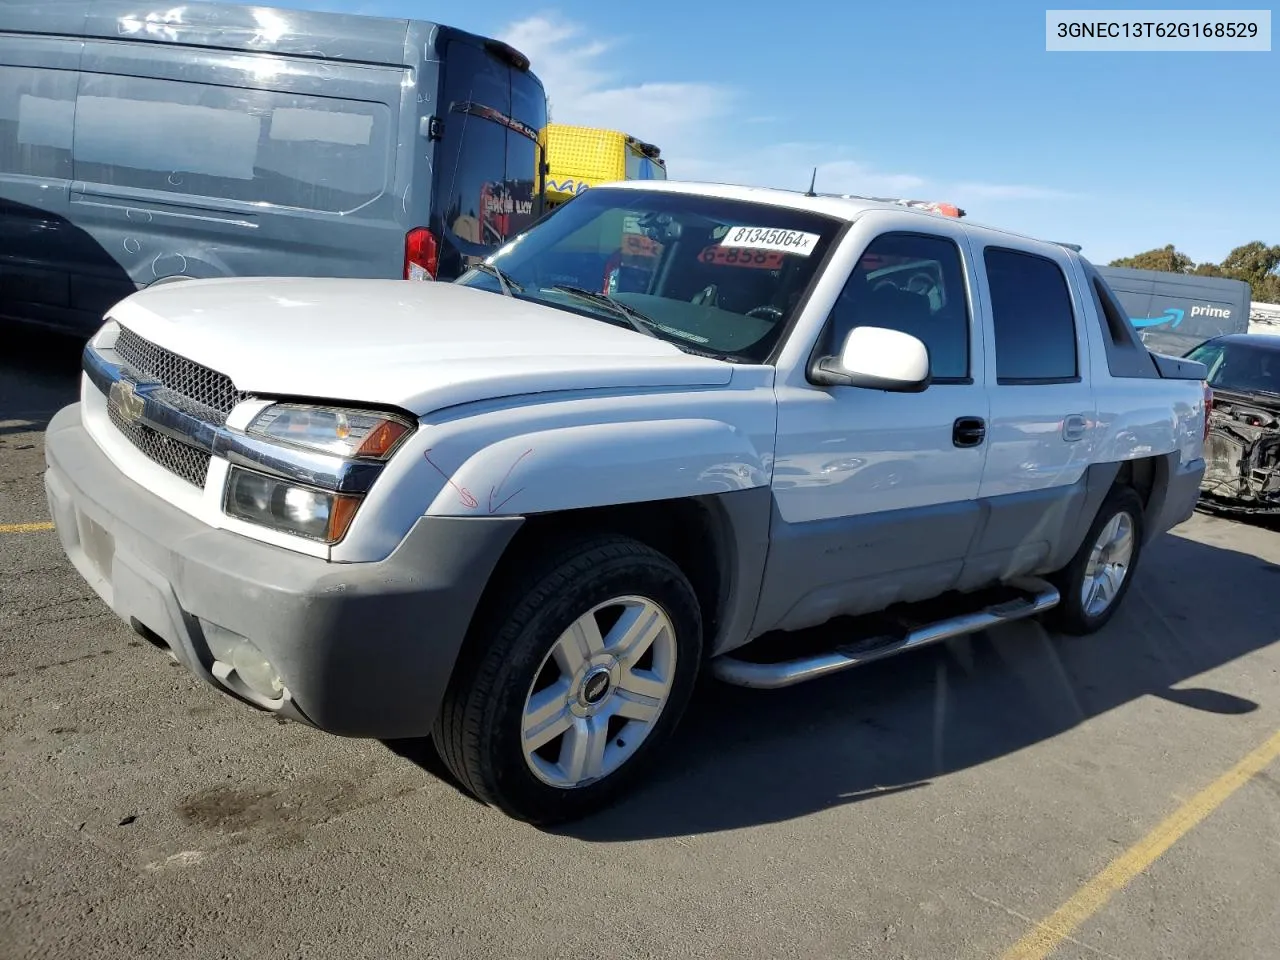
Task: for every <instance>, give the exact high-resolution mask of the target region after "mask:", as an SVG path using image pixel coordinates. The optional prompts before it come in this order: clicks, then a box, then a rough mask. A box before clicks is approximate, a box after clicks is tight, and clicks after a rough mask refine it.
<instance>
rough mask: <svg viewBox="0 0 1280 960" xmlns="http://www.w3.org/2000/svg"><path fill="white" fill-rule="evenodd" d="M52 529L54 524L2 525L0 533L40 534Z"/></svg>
mask: <svg viewBox="0 0 1280 960" xmlns="http://www.w3.org/2000/svg"><path fill="white" fill-rule="evenodd" d="M52 529H53V524H52V523H0V533H39V532H40V531H42V530H52Z"/></svg>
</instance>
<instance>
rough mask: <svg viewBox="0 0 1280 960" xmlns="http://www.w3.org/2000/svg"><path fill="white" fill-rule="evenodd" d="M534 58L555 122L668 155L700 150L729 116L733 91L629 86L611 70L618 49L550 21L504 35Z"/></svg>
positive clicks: (666, 84) (671, 83)
mask: <svg viewBox="0 0 1280 960" xmlns="http://www.w3.org/2000/svg"><path fill="white" fill-rule="evenodd" d="M499 36H500V39H502V40H505V41H506V42H507V43H509V44H511V45H512V46H513V47H515V48H516V49H517V50H519V51H520V52H521V53H523V54H525V55H526V56H527V57H529V60H530V61H531V62H532V64H533V71H534V73H536V74H537V75H538V77H539V78H540V79H541V80H542V82H543V85H544V86H545V87H546V89H547V98H548V99H549V100H550V101H551V107H552V113H553V115H554V119H555V120H556V122H557V123H571V124H578V125H582V126H591V127H607V128H609V129H618V130H625V131H626V132H627V133H629V134H631V135H632V136H635V137H639V138H640V139H642V140H648V141H651V142H653V143H656V144H658V146H660V147H663V148H664V153H665V152H666V150H665V147H666V146H667V145H668V144H685V143H701V141H703V140H704V139H707V137H706V134H707V132H709V131H711V130H713V129H714V127H715V126H716V125H717V124H719V123H720V122H722V121H723V120H724V119H725V118H726V117H728V116H729V111H730V109H731V107H732V101H733V92H732V91H731V90H729V89H728V88H727V87H724V86H721V85H720V84H714V83H700V82H690V81H676V80H646V81H645V82H643V83H630V84H629V83H626V82H624V81H623V80H622V79H621V78H620V77H619V76H618V75H617V74H616V73H614V72H613V71H611V70H610V69H609V67H608V65H607V64H608V61H607V55H610V54H613V53H615V52H616V50H617V46H618V45H617V42H616V41H613V40H602V39H598V38H593V37H589V36H586V35H585V31H584V30H583V29H582V28H581V27H579V26H577V25H575V24H565V23H560V22H557V21H556V20H554V19H553V18H552V17H550V16H547V15H538V16H532V17H528V18H527V19H524V20H520V21H517V22H516V23H513V24H511V25H510V26H509V27H507V29H506V30H504V31H502V32H501V34H500V35H499Z"/></svg>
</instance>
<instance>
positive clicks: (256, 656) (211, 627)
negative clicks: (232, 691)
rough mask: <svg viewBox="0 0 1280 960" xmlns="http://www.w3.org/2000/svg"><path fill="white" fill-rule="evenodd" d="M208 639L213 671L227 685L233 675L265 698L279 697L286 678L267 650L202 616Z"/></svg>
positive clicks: (202, 623)
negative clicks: (266, 652) (212, 659)
mask: <svg viewBox="0 0 1280 960" xmlns="http://www.w3.org/2000/svg"><path fill="white" fill-rule="evenodd" d="M200 625H201V626H202V627H203V628H204V638H205V642H206V643H207V644H208V645H209V652H210V653H211V654H213V657H214V660H215V661H216V662H215V663H214V667H213V675H214V676H215V677H217V678H218V679H219V680H221V681H222V682H223V683H224V684H227V685H228V686H234V683H233V681H232V678H233V676H234V677H235V678H236V679H238V680H239V682H240V683H242V684H244V686H245V687H247V688H248V689H249V690H250V691H252V692H253V693H255V694H257V695H258V696H259V697H262V698H263V699H264V700H279V699H280V698H281V697H283V696H284V694H285V688H284V680H283V679H282V678H281V677H280V674H279V672H277V670H276V668H275V667H274V666H273V665H272V663H271V661H270V660H268V659H267V656H266V654H264V653H263V652H262V651H261V650H259V649H258V648H257V647H255V646H254V645H253V643H252V642H250V640H249V639H248V638H247V637H242V636H240V634H238V633H234V632H233V631H231V630H228V629H226V628H225V627H220V626H218V625H217V624H216V623H210V622H209V621H208V620H204V619H201V621H200Z"/></svg>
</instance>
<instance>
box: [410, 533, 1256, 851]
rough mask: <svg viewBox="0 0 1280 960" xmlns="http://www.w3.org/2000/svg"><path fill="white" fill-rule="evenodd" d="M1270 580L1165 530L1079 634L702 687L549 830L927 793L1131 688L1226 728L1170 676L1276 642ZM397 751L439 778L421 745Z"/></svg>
mask: <svg viewBox="0 0 1280 960" xmlns="http://www.w3.org/2000/svg"><path fill="white" fill-rule="evenodd" d="M1206 570H1212V571H1213V576H1212V577H1207V576H1204V571H1206ZM1277 574H1280V565H1277V564H1273V563H1270V562H1267V561H1265V560H1262V559H1259V558H1258V557H1255V556H1252V555H1249V554H1244V553H1239V552H1236V551H1234V550H1227V549H1223V548H1221V547H1215V546H1209V545H1205V544H1202V543H1198V542H1196V541H1193V540H1190V539H1186V538H1185V537H1181V536H1177V535H1171V534H1166V535H1164V536H1162V537H1161V538H1160V539H1159V540H1158V541H1157V542H1156V543H1154V544H1152V545H1150V547H1148V549H1147V551H1146V552H1145V554H1144V556H1143V565H1142V568H1141V569H1140V570H1139V571H1138V573H1137V578H1136V579H1135V581H1134V584H1133V587H1132V588H1131V590H1130V591H1129V594H1128V596H1127V598H1126V600H1125V605H1124V606H1123V608H1122V609H1121V610H1120V611H1119V612H1118V614H1117V616H1116V618H1115V619H1114V620H1113V621H1112V622H1111V624H1109V625H1108V626H1107V627H1106V628H1105V629H1104V630H1102V631H1100V632H1099V633H1098V634H1095V635H1094V636H1091V637H1056V636H1052V635H1050V634H1049V632H1048V631H1046V630H1045V629H1044V628H1043V627H1042V626H1041V625H1040V624H1039V623H1038V622H1019V623H1011V624H1008V625H1006V626H1004V627H1001V628H999V629H996V630H992V631H987V632H985V633H982V634H975V635H973V636H971V637H966V638H961V639H959V640H956V641H953V642H951V643H948V644H945V645H940V646H938V647H936V648H932V649H925V650H921V651H918V652H915V653H908V654H905V655H903V656H900V657H896V658H892V659H889V660H885V661H881V662H880V663H876V664H870V665H868V666H865V667H862V668H859V669H856V670H853V671H850V672H848V673H846V674H843V675H837V676H833V677H828V678H826V679H823V680H818V681H814V682H811V683H807V684H801V685H799V686H796V687H792V688H790V689H785V690H778V691H752V690H744V689H739V688H734V687H729V686H725V685H723V684H720V683H717V682H714V681H711V680H707V681H705V682H703V683H702V685H701V688H700V690H699V691H698V693H697V695H696V696H695V699H694V702H693V705H692V706H691V707H690V709H689V712H688V714H687V715H686V717H685V719H684V721H683V723H682V725H681V729H680V732H679V733H678V734H677V738H676V741H675V742H674V743H673V744H672V746H671V748H670V752H669V754H668V755H667V756H666V757H665V758H664V759H663V761H662V762H661V764H660V765H659V766H658V767H657V769H655V771H654V773H653V775H652V776H651V779H650V781H649V782H648V783H647V784H646V785H644V786H642V787H641V788H640V789H638V790H637V791H636V792H635V793H634V794H632V795H631V796H630V797H628V798H626V799H625V800H623V801H622V802H621V803H619V804H618V805H616V806H614V807H612V808H610V809H609V810H606V811H604V812H603V813H600V814H597V815H596V816H594V817H591V818H589V819H587V820H583V821H579V822H576V823H572V824H569V825H566V826H562V827H559V828H555V829H554V830H553V831H551V832H554V833H558V834H561V835H565V836H570V837H575V838H578V839H582V840H587V841H591V842H598V843H608V842H622V841H633V840H643V839H651V838H658V837H674V836H684V835H691V834H698V833H709V832H716V831H722V830H734V829H739V828H742V827H750V826H758V825H762V824H768V823H776V822H780V821H785V820H790V819H793V818H798V817H803V816H806V815H808V814H811V813H814V812H817V811H821V810H824V809H827V808H830V807H833V806H839V805H843V804H848V803H855V802H858V801H861V800H865V799H870V798H874V797H877V796H881V795H884V794H886V793H897V792H902V791H905V790H914V789H924V788H927V787H928V786H929V785H930V784H931V783H932V782H933V781H934V780H936V779H938V778H941V777H944V776H946V775H947V774H948V773H951V772H954V771H957V770H963V769H965V768H968V767H972V766H975V765H977V764H981V763H985V762H987V761H990V760H994V759H997V758H999V757H1002V756H1005V755H1007V754H1012V753H1015V752H1017V751H1020V750H1023V749H1025V748H1027V747H1030V746H1033V745H1035V744H1037V743H1039V742H1041V741H1044V740H1048V739H1051V738H1052V737H1055V736H1057V735H1059V734H1061V733H1064V732H1066V731H1069V730H1071V729H1072V728H1074V727H1076V726H1078V725H1079V724H1081V723H1084V722H1085V721H1087V720H1089V719H1090V718H1092V717H1096V716H1098V715H1100V714H1103V713H1106V712H1107V711H1109V710H1112V709H1115V708H1116V707H1119V706H1122V705H1124V704H1126V703H1128V702H1130V701H1133V700H1136V699H1138V698H1140V697H1144V696H1155V697H1160V698H1162V699H1164V700H1167V701H1170V702H1172V703H1177V704H1180V705H1182V706H1184V707H1186V708H1187V709H1192V710H1201V711H1208V712H1211V713H1215V714H1219V715H1221V716H1223V717H1224V718H1226V721H1225V722H1230V718H1233V717H1237V716H1240V715H1242V714H1247V713H1251V712H1252V711H1254V710H1256V709H1257V708H1258V704H1256V703H1254V702H1252V701H1250V700H1246V699H1243V698H1241V697H1238V696H1235V695H1233V694H1232V693H1231V692H1230V691H1226V690H1213V689H1205V688H1202V687H1198V686H1191V687H1182V686H1180V684H1182V683H1183V682H1184V681H1186V680H1187V679H1188V678H1190V677H1194V676H1197V675H1199V674H1201V673H1203V672H1205V671H1208V670H1212V669H1213V668H1215V667H1218V666H1220V665H1222V664H1225V663H1228V662H1230V661H1232V660H1235V659H1237V658H1240V657H1243V656H1245V655H1247V654H1249V653H1251V652H1253V651H1256V650H1259V649H1262V648H1264V647H1267V646H1268V645H1270V644H1272V643H1274V642H1276V640H1277V638H1280V626H1277V624H1276V623H1275V620H1274V606H1273V603H1272V601H1271V600H1270V597H1271V596H1273V594H1274V591H1275V589H1276V588H1277V587H1278V586H1280V580H1278V579H1277V578H1276V575H1277ZM821 629H823V630H827V631H831V630H834V629H836V628H835V627H832V626H828V627H825V628H821ZM806 639H809V638H806ZM393 749H396V752H397V753H400V754H401V755H403V756H406V757H408V758H410V759H413V760H415V761H416V762H418V763H420V764H422V765H423V766H424V767H425V768H426V769H427V770H429V771H430V772H432V773H435V774H436V775H438V776H441V777H443V778H444V779H446V780H449V779H450V778H449V777H448V775H447V774H446V773H444V772H443V768H442V767H441V765H440V764H439V762H438V761H437V760H435V759H434V753H433V751H431V750H430V749H429V748H427V747H425V746H423V747H420V748H418V749H413V750H410V749H406V748H405V745H400V746H398V747H395V748H393Z"/></svg>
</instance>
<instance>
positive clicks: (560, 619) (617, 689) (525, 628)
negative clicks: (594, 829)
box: [432, 536, 702, 825]
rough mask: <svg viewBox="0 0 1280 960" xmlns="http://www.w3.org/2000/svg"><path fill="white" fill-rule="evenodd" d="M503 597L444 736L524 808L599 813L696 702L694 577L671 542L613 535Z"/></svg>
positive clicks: (566, 556) (476, 642) (544, 813)
mask: <svg viewBox="0 0 1280 960" xmlns="http://www.w3.org/2000/svg"><path fill="white" fill-rule="evenodd" d="M492 606H493V610H494V613H492V614H490V615H488V616H487V617H486V618H485V619H484V620H482V621H480V622H481V624H482V625H481V627H480V629H479V630H478V631H477V633H476V635H475V636H473V637H472V638H471V644H472V646H471V648H470V651H469V655H468V656H464V657H463V658H462V660H461V661H460V663H459V665H458V670H457V671H456V673H455V676H454V678H453V680H452V681H451V683H450V689H449V692H448V693H447V694H446V696H445V702H444V704H443V707H442V709H441V713H440V717H439V719H438V720H437V723H436V727H435V729H434V731H433V733H432V738H433V740H434V741H435V743H436V747H437V749H438V751H439V752H440V755H441V757H442V759H443V760H444V762H445V764H446V765H447V766H448V767H449V769H450V770H451V772H452V773H453V774H454V776H456V777H457V778H458V780H459V781H460V782H461V783H462V785H463V786H464V787H466V788H467V789H468V790H470V792H472V793H473V794H474V795H475V796H476V797H478V798H479V799H480V800H482V801H484V802H486V803H489V804H491V805H493V806H496V807H498V808H499V809H501V810H503V811H504V812H505V813H507V814H508V815H510V816H513V817H515V818H517V819H520V820H526V821H529V822H531V823H535V824H540V825H548V824H552V823H557V822H563V821H567V820H573V819H577V818H579V817H583V816H586V815H588V814H590V813H594V812H596V811H597V810H599V809H601V808H603V807H604V806H606V805H608V804H610V803H612V802H613V801H614V800H615V799H617V798H618V797H619V796H620V795H621V794H622V793H623V792H624V791H626V790H627V789H628V788H629V787H630V786H631V785H632V784H633V783H634V782H635V781H636V779H637V778H638V777H640V776H641V775H642V774H643V773H644V771H645V769H646V768H647V767H648V766H649V765H650V763H651V762H652V761H653V760H654V759H655V755H656V754H658V753H659V752H660V751H661V749H662V748H663V746H664V745H665V743H666V742H667V741H668V740H669V739H670V737H671V734H672V732H673V731H674V729H675V727H676V724H677V723H678V722H679V719H680V716H681V714H682V713H683V712H684V709H685V706H686V705H687V703H688V700H689V697H690V694H691V692H692V690H693V685H694V682H695V680H696V677H697V673H698V667H699V664H700V662H701V659H702V656H701V654H702V621H701V615H700V612H699V608H698V602H697V598H696V596H695V594H694V591H693V588H692V586H691V585H690V584H689V581H688V579H687V578H686V577H685V575H684V574H683V573H682V572H681V570H680V568H679V567H678V566H676V564H674V563H673V562H672V561H671V560H670V559H669V558H667V557H666V556H664V555H662V554H661V553H658V552H657V551H655V550H653V549H651V548H649V547H647V546H645V545H644V544H641V543H639V542H637V541H635V540H631V539H629V538H625V537H618V536H609V537H601V538H593V539H591V540H587V541H579V542H577V543H576V544H572V545H567V546H566V547H565V548H564V549H562V550H560V551H559V552H557V553H556V554H555V555H554V557H553V558H551V559H550V560H549V561H548V562H545V563H543V564H538V565H537V566H536V567H535V568H533V569H531V570H530V571H529V572H528V573H527V575H526V576H525V577H524V578H522V579H521V580H520V581H519V582H517V583H515V584H514V585H513V586H512V587H510V588H509V589H508V590H506V591H504V594H503V595H502V596H501V597H498V598H495V599H494V600H493V602H492ZM482 616H483V613H482Z"/></svg>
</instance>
